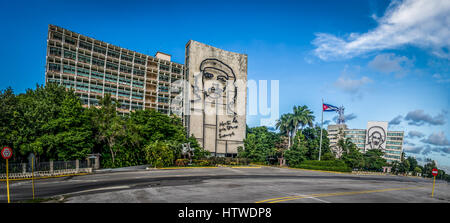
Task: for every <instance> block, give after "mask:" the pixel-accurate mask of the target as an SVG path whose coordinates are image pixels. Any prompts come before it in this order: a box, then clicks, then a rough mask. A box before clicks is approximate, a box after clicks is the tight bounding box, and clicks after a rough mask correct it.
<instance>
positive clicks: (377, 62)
mask: <svg viewBox="0 0 450 223" xmlns="http://www.w3.org/2000/svg"><path fill="white" fill-rule="evenodd" d="M412 65H413V61H412V60H410V59H408V58H407V57H405V56H396V55H395V54H393V53H383V54H379V55H377V56H376V57H375V58H374V59H373V60H372V61H370V62H369V67H370V68H372V69H374V70H376V71H379V72H381V73H386V74H390V73H395V74H396V75H395V76H396V77H403V76H405V75H406V72H407V69H408V68H409V67H412Z"/></svg>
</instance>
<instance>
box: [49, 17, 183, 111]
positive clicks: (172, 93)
mask: <svg viewBox="0 0 450 223" xmlns="http://www.w3.org/2000/svg"><path fill="white" fill-rule="evenodd" d="M170 59H171V57H170V55H168V54H165V53H161V52H158V53H157V54H156V55H155V56H154V57H153V56H148V55H145V54H141V53H138V52H135V51H131V50H128V49H125V48H122V47H118V46H115V45H112V44H109V43H105V42H103V41H100V40H96V39H93V38H90V37H87V36H84V35H81V34H78V33H75V32H72V31H70V30H67V29H64V28H61V27H58V26H55V25H49V29H48V39H47V60H46V61H47V63H46V72H45V81H46V83H58V84H61V85H63V86H65V87H67V88H73V89H74V90H75V93H76V94H77V95H78V96H79V97H80V98H81V100H82V102H83V105H84V106H85V107H90V106H98V97H103V95H104V94H106V93H109V94H111V96H112V97H113V98H115V99H117V100H118V101H119V102H120V104H121V107H120V108H119V109H118V112H119V113H121V114H126V113H129V112H130V111H132V110H138V109H151V108H152V109H156V110H158V111H160V112H162V113H165V114H177V115H179V116H182V112H183V107H182V103H180V102H179V101H177V100H174V99H175V98H176V97H177V96H178V95H179V94H180V92H181V90H182V89H174V87H173V86H171V85H172V83H173V82H176V81H178V80H183V79H184V74H183V71H184V65H183V64H179V63H175V62H171V61H170ZM178 87H179V88H182V85H181V86H178ZM175 102H176V103H175Z"/></svg>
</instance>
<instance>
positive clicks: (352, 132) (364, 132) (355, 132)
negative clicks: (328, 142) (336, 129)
mask: <svg viewBox="0 0 450 223" xmlns="http://www.w3.org/2000/svg"><path fill="white" fill-rule="evenodd" d="M345 133H346V134H364V135H365V134H366V131H358V130H350V131H345Z"/></svg>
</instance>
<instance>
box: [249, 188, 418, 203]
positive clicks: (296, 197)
mask: <svg viewBox="0 0 450 223" xmlns="http://www.w3.org/2000/svg"><path fill="white" fill-rule="evenodd" d="M417 188H425V186H421V187H404V188H389V189H380V190H366V191H352V192H337V193H324V194H310V195H301V196H290V197H278V198H271V199H266V200H262V201H257V202H255V203H278V202H284V201H291V200H298V199H303V198H316V197H331V196H344V195H355V194H369V193H377V192H387V191H396V190H411V189H417Z"/></svg>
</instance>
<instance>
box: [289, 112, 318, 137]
mask: <svg viewBox="0 0 450 223" xmlns="http://www.w3.org/2000/svg"><path fill="white" fill-rule="evenodd" d="M293 110H294V113H293V116H292V125H293V126H294V131H293V135H294V136H296V135H297V131H298V130H299V128H300V131H302V130H303V128H304V127H305V126H306V125H308V126H309V127H312V126H313V121H314V115H313V112H312V111H311V110H309V109H308V106H306V105H303V106H294V109H293ZM297 139H299V140H300V138H297Z"/></svg>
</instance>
